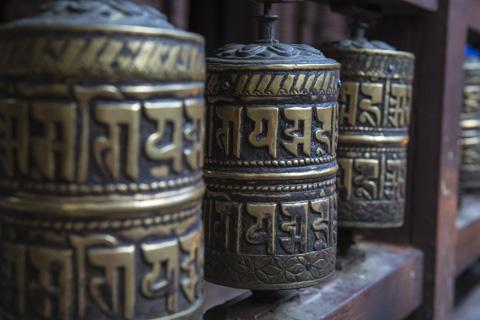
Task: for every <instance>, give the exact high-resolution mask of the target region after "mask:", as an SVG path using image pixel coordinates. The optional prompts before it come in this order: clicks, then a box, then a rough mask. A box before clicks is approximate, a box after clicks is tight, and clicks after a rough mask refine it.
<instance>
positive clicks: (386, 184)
mask: <svg viewBox="0 0 480 320" xmlns="http://www.w3.org/2000/svg"><path fill="white" fill-rule="evenodd" d="M365 28H366V25H364V24H359V25H358V29H357V32H356V35H355V36H354V37H353V39H346V40H343V41H339V42H335V43H331V44H328V45H326V46H325V47H324V52H325V53H326V54H328V55H329V56H331V57H332V58H334V59H336V60H337V61H339V62H340V63H341V65H342V68H341V78H342V88H341V90H340V97H339V104H340V109H339V142H338V164H339V169H340V170H339V177H338V187H339V200H338V225H339V226H340V227H359V228H362V227H368V228H389V227H398V226H401V225H402V224H403V216H404V206H405V180H406V174H407V145H408V131H409V121H410V119H409V118H410V108H411V100H412V81H413V76H414V55H413V54H411V53H409V52H402V51H397V50H395V49H394V48H393V47H392V46H390V45H388V44H386V43H384V42H380V41H369V40H367V39H366V38H365Z"/></svg>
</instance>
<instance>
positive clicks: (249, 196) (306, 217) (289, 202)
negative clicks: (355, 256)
mask: <svg viewBox="0 0 480 320" xmlns="http://www.w3.org/2000/svg"><path fill="white" fill-rule="evenodd" d="M265 7H266V10H265V11H266V12H265V15H263V16H261V17H259V20H260V26H261V27H260V39H261V40H259V41H256V42H254V43H252V44H248V45H242V44H229V45H226V46H225V47H223V48H221V49H219V50H218V51H217V52H216V53H215V55H214V56H213V57H210V58H207V85H206V97H207V138H206V139H207V152H206V161H205V181H206V184H207V193H206V197H205V200H204V210H203V214H204V224H205V242H206V245H205V263H206V265H205V277H206V279H207V280H209V281H211V282H214V283H217V284H220V285H225V286H230V287H236V288H246V289H253V290H270V289H291V288H300V287H306V286H309V285H313V284H316V283H318V282H319V281H321V280H323V279H325V278H327V277H329V276H330V275H332V273H333V272H334V266H335V251H336V241H337V240H336V186H335V183H336V173H337V164H336V161H335V158H336V143H337V112H338V103H337V98H338V92H339V87H340V82H339V68H340V66H339V64H338V63H337V62H335V61H334V60H331V59H327V58H325V56H324V55H323V54H322V53H321V52H320V51H318V50H316V49H314V48H312V47H310V46H307V45H287V44H282V43H279V42H278V41H277V40H275V38H274V33H275V28H274V22H275V20H276V19H277V16H276V15H273V14H272V13H271V11H270V5H269V4H268V3H267V4H266V6H265Z"/></svg>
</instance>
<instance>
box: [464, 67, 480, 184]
mask: <svg viewBox="0 0 480 320" xmlns="http://www.w3.org/2000/svg"><path fill="white" fill-rule="evenodd" d="M464 72H465V80H464V88H463V112H462V113H461V115H460V128H461V140H460V141H461V147H462V163H461V167H460V188H461V189H463V190H476V191H478V190H479V189H480V60H479V59H475V58H469V59H468V60H467V61H466V62H465V64H464Z"/></svg>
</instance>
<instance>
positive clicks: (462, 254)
mask: <svg viewBox="0 0 480 320" xmlns="http://www.w3.org/2000/svg"><path fill="white" fill-rule="evenodd" d="M456 224H457V242H456V245H455V274H456V275H457V276H458V275H459V274H460V273H462V272H463V271H465V269H467V268H468V267H469V266H470V265H471V264H472V263H474V262H475V261H476V260H477V259H478V258H480V241H478V236H479V235H480V195H465V196H463V197H462V200H461V206H460V209H459V211H458V215H457V223H456Z"/></svg>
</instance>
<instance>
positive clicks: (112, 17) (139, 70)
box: [0, 0, 205, 319]
mask: <svg viewBox="0 0 480 320" xmlns="http://www.w3.org/2000/svg"><path fill="white" fill-rule="evenodd" d="M0 48H1V49H0V158H1V161H0V187H1V197H0V247H1V250H0V258H1V259H0V261H1V268H0V273H1V275H0V291H1V292H2V294H1V295H0V318H1V319H107V318H109V319H159V318H162V319H167V318H168V319H187V318H188V319H200V318H201V317H202V310H201V308H202V302H203V293H202V290H203V289H202V283H203V280H202V277H203V227H202V223H201V219H200V216H201V214H200V211H201V199H202V196H203V193H204V184H203V181H202V177H201V167H202V164H203V137H204V124H205V106H204V98H203V91H204V77H205V61H204V43H203V39H202V38H201V37H200V36H197V35H194V34H191V33H187V32H183V31H179V30H176V29H174V28H173V27H172V26H171V25H170V24H168V23H167V22H166V20H165V17H164V16H163V15H162V14H160V13H159V12H157V11H156V10H154V9H152V8H149V7H144V6H138V5H134V4H132V3H129V2H126V1H123V0H122V1H111V0H102V1H93V0H82V1H54V2H52V3H51V4H50V5H49V6H47V7H46V8H45V10H44V11H43V13H41V14H40V15H38V16H36V17H34V18H30V19H26V20H20V21H17V22H14V23H12V24H9V25H7V26H4V27H2V28H1V29H0Z"/></svg>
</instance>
